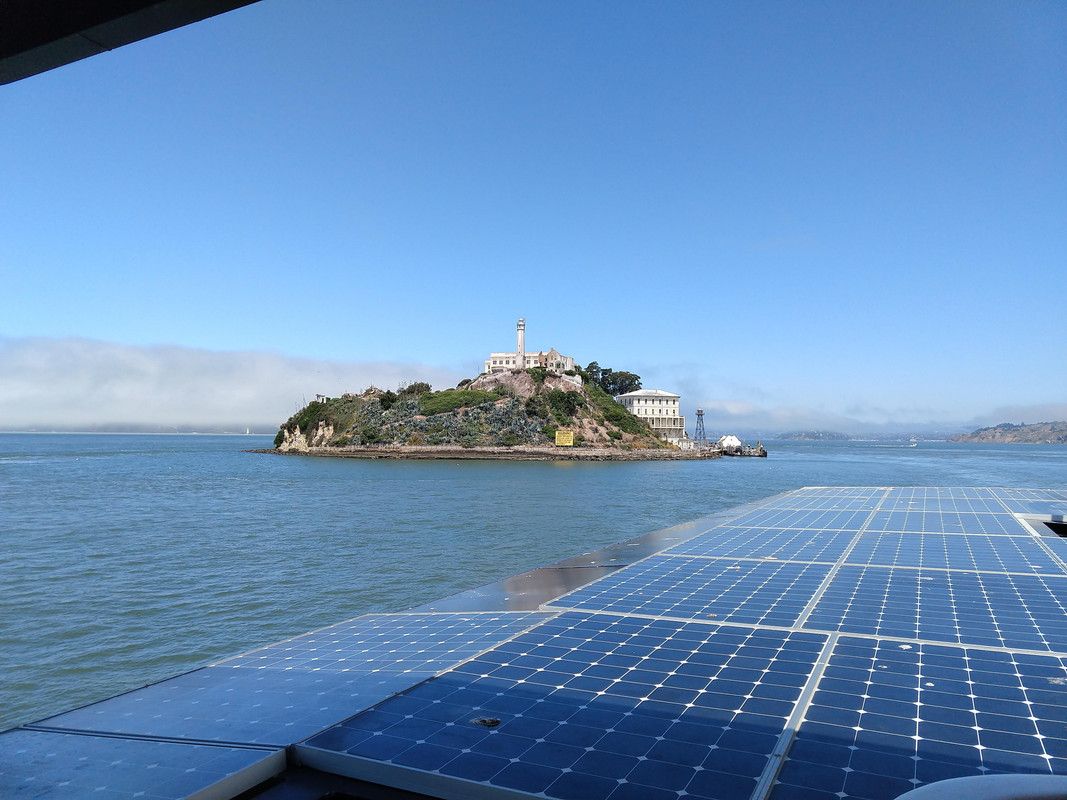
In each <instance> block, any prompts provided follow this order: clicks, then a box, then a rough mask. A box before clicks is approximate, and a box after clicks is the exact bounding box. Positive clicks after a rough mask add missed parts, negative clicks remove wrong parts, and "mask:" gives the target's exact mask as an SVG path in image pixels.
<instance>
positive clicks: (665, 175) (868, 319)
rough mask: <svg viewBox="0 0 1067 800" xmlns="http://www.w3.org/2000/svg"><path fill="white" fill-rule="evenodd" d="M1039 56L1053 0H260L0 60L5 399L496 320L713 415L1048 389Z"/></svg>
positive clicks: (1057, 265) (303, 392)
mask: <svg viewBox="0 0 1067 800" xmlns="http://www.w3.org/2000/svg"><path fill="white" fill-rule="evenodd" d="M1064 75H1067V5H1064V4H1063V3H1058V2H1047V3H1042V2H1029V3H1007V2H1004V3H982V2H967V3H949V2H940V3H899V2H893V3H888V2H868V3H851V2H805V3H788V2H778V3H758V2H757V3H733V4H728V3H718V2H700V3H684V2H679V3H651V2H641V3H638V2H620V3H610V4H609V3H595V2H579V3H572V2H513V3H499V2H473V1H472V2H463V3H458V2H456V3H441V2H433V3H429V2H397V3H391V2H390V3H387V2H375V3H365V2H343V3H342V2H317V1H316V0H302V2H296V0H263V1H262V2H259V3H256V4H254V5H252V6H249V7H246V8H244V9H239V10H237V11H234V12H230V13H228V14H225V15H222V16H220V17H216V18H214V19H211V20H207V21H205V22H202V23H199V24H196V25H192V26H189V27H186V28H183V29H180V30H177V31H173V32H170V33H168V34H164V35H161V36H158V37H154V38H152V39H149V40H146V41H143V42H140V43H137V44H134V45H130V46H127V47H124V48H121V49H120V50H117V51H114V52H112V53H108V54H105V55H102V56H98V57H96V58H92V59H88V60H85V61H81V62H77V63H75V64H71V65H68V66H66V67H62V68H60V69H57V70H54V71H52V72H49V73H45V74H42V75H39V76H36V77H33V78H29V79H26V80H24V81H21V82H18V83H15V84H11V85H8V86H6V87H3V88H0V186H2V187H3V188H2V190H0V278H2V292H0V337H2V338H0V348H2V352H0V370H2V372H0V426H5V425H6V426H14V425H20V424H38V423H39V424H58V422H57V421H58V420H61V419H69V420H82V419H84V420H86V421H87V422H88V421H91V419H96V420H97V421H98V422H100V421H104V420H103V418H102V417H100V414H104V413H111V414H112V415H114V414H115V413H116V408H118V405H117V402H118V401H117V400H116V398H118V397H125V398H129V400H130V406H129V408H128V409H125V410H123V411H122V413H123V414H125V416H126V417H132V416H137V415H140V416H138V420H139V421H143V420H142V419H141V418H142V417H144V418H146V419H148V420H149V421H151V420H152V419H157V420H158V421H160V422H167V423H171V422H177V421H179V418H180V417H181V414H182V413H183V412H182V410H181V408H185V409H186V411H185V413H186V415H187V416H188V418H189V420H194V419H195V420H201V419H203V420H207V419H209V418H211V417H212V415H215V416H216V417H218V416H219V415H221V414H223V413H225V414H228V415H231V416H234V415H237V416H238V417H239V419H244V420H246V421H248V422H254V423H275V424H276V423H277V422H280V421H282V419H284V417H286V416H288V414H290V413H292V410H293V408H292V407H293V404H294V402H298V401H299V400H300V399H301V396H305V397H311V396H313V395H314V394H315V393H316V392H325V393H331V394H335V393H339V392H341V391H346V390H354V391H358V390H360V389H362V388H364V386H365V385H367V384H369V383H371V382H381V381H385V380H396V381H399V380H417V379H423V378H424V377H425V376H433V377H434V378H436V379H437V382H435V386H436V387H437V388H444V386H445V385H448V381H451V380H452V379H453V378H454V379H455V380H457V381H458V380H459V379H460V378H462V377H470V376H473V375H475V374H477V372H478V371H479V370H480V367H481V362H482V360H483V359H484V358H485V357H486V356H487V355H488V352H489V351H490V350H505V349H512V348H513V346H514V344H513V343H514V326H515V321H516V319H517V318H518V317H520V316H522V317H525V318H526V320H527V345H528V347H531V348H533V349H539V348H543V349H547V348H548V347H552V346H554V347H556V348H558V349H559V350H561V351H562V352H564V353H565V354H567V355H572V356H574V357H575V358H576V359H577V360H578V361H579V362H580V363H586V362H588V361H591V360H594V359H595V360H597V361H599V362H600V364H601V365H606V366H611V367H613V368H615V369H628V370H630V371H633V372H637V373H639V374H640V375H642V376H643V377H644V379H645V381H644V382H645V386H646V387H649V388H663V389H669V390H673V391H677V392H680V393H681V394H682V395H683V399H682V403H683V407H684V408H683V410H685V411H686V412H687V413H688V414H689V415H690V419H691V420H692V415H693V411H694V409H695V408H696V406H697V405H702V406H704V407H705V408H706V409H708V411H709V417H708V418H709V421H710V422H711V423H712V425H714V426H715V428H716V429H719V428H724V429H728V428H730V427H731V426H733V427H742V428H744V429H746V430H751V429H764V430H775V429H784V428H791V427H829V428H836V429H851V430H862V429H877V428H879V427H882V426H887V425H889V426H892V425H901V426H905V427H908V426H910V427H922V426H929V425H948V424H956V425H966V424H970V423H972V422H973V423H975V424H978V423H981V424H991V423H994V422H999V421H1004V420H1009V421H1014V422H1020V421H1027V422H1035V421H1041V420H1043V419H1048V418H1052V417H1053V416H1055V417H1056V418H1059V419H1063V418H1065V417H1067V374H1065V372H1067V371H1065V370H1064V365H1065V364H1067V345H1065V342H1067V337H1065V336H1064V333H1063V326H1062V321H1061V320H1060V319H1059V316H1060V314H1059V312H1058V310H1057V309H1058V307H1059V306H1060V305H1062V299H1063V297H1064V296H1065V294H1067V292H1065V290H1067V144H1065V143H1067V81H1064V79H1063V76H1064ZM87 350H91V351H93V353H95V354H96V356H97V357H94V358H92V359H87V360H84V361H83V362H82V363H83V365H84V364H92V365H93V366H92V367H91V369H90V368H89V367H88V366H85V367H84V369H81V370H80V373H81V377H80V379H79V380H80V381H81V382H80V383H73V382H72V380H73V379H72V378H71V369H70V368H69V364H70V362H71V359H72V358H76V357H77V354H78V353H83V354H84V353H85V352H86V351H87ZM108 353H110V354H111V357H110V358H109V357H104V356H106V354H108ZM119 353H121V354H123V357H121V358H119V357H117V356H116V354H119ZM5 362H6V366H7V368H6V369H4V367H5ZM119 364H123V365H125V366H123V367H122V368H120V367H119ZM133 364H141V366H140V367H134V366H130V365H133ZM236 364H245V365H257V366H255V368H253V366H247V368H246V369H243V370H242V369H239V368H237V367H234V366H233V365H236ZM27 365H32V368H31V367H30V366H27ZM64 365H67V366H64ZM220 365H230V366H228V367H225V368H220ZM296 365H299V367H297V366H296ZM282 371H284V372H285V379H282V378H281V377H280V374H281V372H282ZM161 374H165V375H169V376H170V377H169V380H170V381H171V383H170V384H168V385H167V388H166V390H167V391H170V392H180V391H181V389H180V386H182V385H186V384H187V383H196V384H197V385H198V386H200V387H201V388H200V389H199V390H198V391H197V392H196V393H195V394H192V393H191V394H190V396H189V397H187V398H184V405H182V404H181V403H179V404H178V405H179V408H177V409H174V410H169V411H166V413H164V411H163V410H162V409H158V416H156V417H153V416H152V414H153V411H152V408H151V406H153V403H152V401H151V399H150V398H151V395H152V394H153V393H154V392H157V391H159V390H160V387H161V386H162V384H161V383H160V382H159V376H160V375H161ZM212 375H220V376H224V378H225V380H223V379H222V378H217V379H215V383H212V382H211V380H212V379H211V376H212ZM186 376H188V378H189V381H186V380H184V378H185V377H186ZM194 379H195V380H194ZM238 383H239V384H240V385H238ZM5 384H6V387H5V386H4V385H5ZM206 385H211V386H212V387H213V389H212V390H211V391H207V390H206V389H204V388H203V387H204V386H206ZM103 386H110V387H111V389H112V393H111V394H105V393H103V390H102V389H101V387H103ZM5 389H6V390H5ZM79 392H80V393H81V398H80V399H78V398H77V397H70V398H69V400H68V401H61V400H56V398H57V397H62V396H63V395H66V394H75V395H76V394H77V393H79ZM208 395H210V396H212V397H214V398H215V400H214V401H209V400H207V399H205V397H206V396H208ZM46 397H47V398H50V405H49V408H50V409H51V410H50V411H49V412H48V414H45V412H44V410H43V409H44V403H43V399H44V398H46ZM86 397H90V398H93V397H96V398H97V399H98V400H99V402H100V403H102V404H108V407H107V408H106V409H104V408H101V409H93V408H92V402H90V400H87V399H86ZM250 397H254V398H256V400H255V402H253V401H252V400H251V399H250ZM64 402H69V403H70V405H69V406H64ZM212 403H214V405H213V404H212ZM156 405H158V404H156ZM135 407H136V411H135ZM242 409H244V410H242ZM93 414H96V415H97V416H96V417H93V416H92V415H93ZM49 415H51V416H49ZM64 415H66V416H64ZM85 415H88V416H85ZM241 415H244V416H243V417H242V416H241ZM110 421H118V420H110ZM227 421H230V420H229V419H227Z"/></svg>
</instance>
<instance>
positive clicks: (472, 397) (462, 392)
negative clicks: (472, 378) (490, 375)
mask: <svg viewBox="0 0 1067 800" xmlns="http://www.w3.org/2000/svg"><path fill="white" fill-rule="evenodd" d="M499 399H500V395H498V394H497V393H496V392H483V391H481V390H479V389H451V390H448V391H444V392H426V393H425V394H423V395H421V396H420V397H419V409H420V410H421V411H422V413H423V414H425V415H426V416H428V417H430V416H433V415H434V414H447V413H448V412H449V411H455V410H456V409H459V408H464V407H471V406H480V405H483V404H485V403H493V402H496V401H497V400H499Z"/></svg>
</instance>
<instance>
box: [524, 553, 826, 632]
mask: <svg viewBox="0 0 1067 800" xmlns="http://www.w3.org/2000/svg"><path fill="white" fill-rule="evenodd" d="M829 570H830V565H828V564H804V563H795V562H778V561H739V560H736V559H697V558H690V557H683V556H653V557H651V558H648V559H646V560H645V561H642V562H639V563H638V564H634V565H632V566H630V567H628V568H626V569H624V570H619V571H618V572H615V573H613V574H612V575H609V576H607V577H606V578H602V579H601V580H599V581H596V582H595V583H592V584H589V585H587V586H584V587H582V588H581V589H578V590H576V591H574V592H572V593H570V594H568V595H564V596H563V597H560V598H558V599H557V600H555V601H553V602H552V603H551V604H549V605H547V606H545V608H576V609H584V610H587V611H611V612H615V613H621V614H646V615H655V616H664V617H674V618H678V619H714V620H716V621H718V622H739V623H749V624H763V625H780V626H791V625H793V624H794V623H795V622H796V621H797V619H798V618H799V616H800V612H801V611H802V610H803V608H804V606H805V605H806V603H807V601H808V599H810V598H811V596H812V595H813V594H814V592H815V590H816V589H817V588H818V586H819V584H820V583H821V582H822V580H823V578H824V577H825V576H826V574H827V573H828V572H829Z"/></svg>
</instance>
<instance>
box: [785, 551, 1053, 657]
mask: <svg viewBox="0 0 1067 800" xmlns="http://www.w3.org/2000/svg"><path fill="white" fill-rule="evenodd" d="M805 627H808V628H812V629H817V630H830V631H841V632H848V633H865V634H869V635H871V636H895V637H900V638H904V639H925V640H927V641H934V642H953V643H958V644H976V645H986V646H989V647H1005V648H1018V649H1025V650H1046V651H1048V650H1052V651H1064V652H1067V576H1063V575H1060V576H1055V577H1053V576H1039V575H1008V574H996V573H978V572H963V571H937V570H925V569H924V570H915V569H903V568H883V567H857V566H851V565H846V566H843V567H841V568H840V570H839V571H838V572H837V574H836V575H834V577H833V579H832V580H831V581H830V583H829V585H828V586H827V587H826V590H825V592H824V593H823V595H822V597H821V598H820V599H819V600H818V602H817V604H816V605H815V608H814V610H813V611H812V613H811V615H810V616H809V617H808V619H807V621H806V622H805Z"/></svg>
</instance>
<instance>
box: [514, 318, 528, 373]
mask: <svg viewBox="0 0 1067 800" xmlns="http://www.w3.org/2000/svg"><path fill="white" fill-rule="evenodd" d="M515 332H516V333H517V335H518V338H519V341H518V348H517V349H516V350H515V363H516V364H517V365H518V367H519V369H525V367H526V319H525V318H524V317H519V324H518V325H516V326H515Z"/></svg>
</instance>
